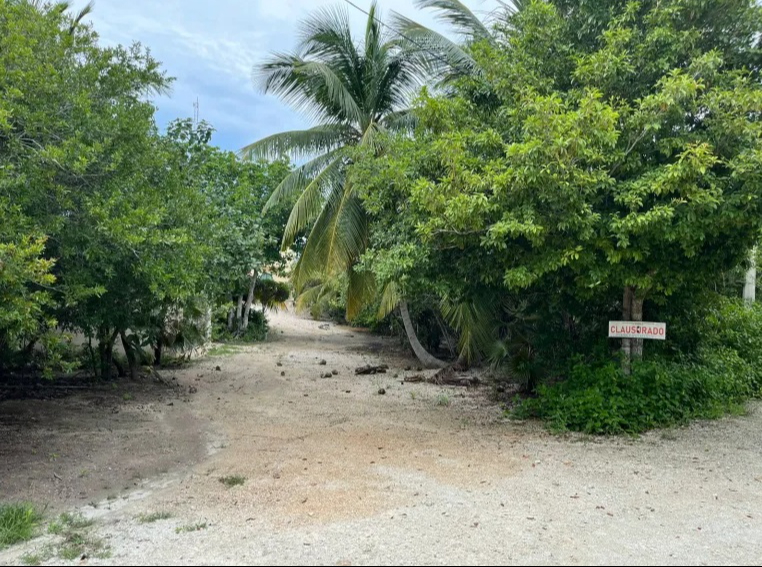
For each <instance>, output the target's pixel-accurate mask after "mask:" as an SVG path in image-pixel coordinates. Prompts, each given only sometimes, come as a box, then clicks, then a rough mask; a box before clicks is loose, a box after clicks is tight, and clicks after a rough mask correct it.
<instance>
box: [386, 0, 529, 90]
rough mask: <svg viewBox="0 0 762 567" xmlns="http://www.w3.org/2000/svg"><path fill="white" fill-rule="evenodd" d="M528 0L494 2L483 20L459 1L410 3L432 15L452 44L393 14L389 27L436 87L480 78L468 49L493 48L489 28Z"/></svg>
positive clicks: (416, 1) (405, 18)
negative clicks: (451, 35)
mask: <svg viewBox="0 0 762 567" xmlns="http://www.w3.org/2000/svg"><path fill="white" fill-rule="evenodd" d="M530 2H531V0H511V1H510V2H505V1H502V0H498V3H499V5H500V6H499V8H498V9H496V10H494V11H493V12H492V13H490V14H489V15H488V16H487V17H486V18H485V19H484V20H481V19H480V18H479V17H477V16H476V15H475V14H474V13H473V12H472V11H471V10H469V9H468V7H466V6H465V5H464V4H463V3H462V2H460V1H459V0H413V4H414V5H415V6H416V7H417V8H419V9H431V10H435V11H436V16H435V17H436V19H437V20H439V21H441V22H443V23H444V24H446V25H448V26H449V27H450V29H451V30H452V31H453V32H454V34H455V37H456V38H457V39H456V40H453V39H450V38H448V37H447V36H445V35H443V34H441V33H439V32H437V31H434V30H432V29H430V28H427V27H426V26H423V25H421V24H419V23H418V22H415V21H414V20H411V19H410V18H407V17H405V16H403V15H401V14H397V13H395V14H394V16H393V17H392V21H393V25H394V27H395V29H396V30H397V32H398V33H399V35H400V37H401V38H402V39H403V40H404V42H405V46H406V49H407V50H408V51H409V52H411V53H413V54H415V55H416V56H417V57H418V58H419V60H420V62H421V64H422V65H423V66H424V67H425V68H426V69H427V70H428V71H429V73H430V74H431V76H433V77H435V78H437V79H438V81H439V84H440V85H447V84H448V83H450V82H452V81H453V80H455V79H458V78H459V77H462V76H464V75H481V74H482V72H483V70H482V69H481V68H480V66H479V64H478V63H477V62H476V60H474V58H473V57H472V55H471V53H470V52H469V50H468V46H469V45H471V44H473V43H476V42H480V41H485V42H487V43H490V44H493V45H494V44H495V37H494V35H493V34H492V32H491V29H490V28H491V26H492V24H493V22H494V20H495V19H496V17H497V16H498V15H500V16H503V18H502V19H503V20H504V21H505V18H504V16H505V15H510V14H515V13H516V12H518V11H520V10H522V9H524V8H525V7H526V6H528V5H529V4H530Z"/></svg>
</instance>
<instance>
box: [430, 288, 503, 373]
mask: <svg viewBox="0 0 762 567" xmlns="http://www.w3.org/2000/svg"><path fill="white" fill-rule="evenodd" d="M492 307H493V306H492V302H491V301H489V299H488V298H479V299H474V300H470V301H461V302H458V303H452V302H451V301H450V300H449V299H448V298H446V297H445V298H444V299H442V301H441V304H440V310H441V312H442V315H443V316H444V318H445V320H446V321H447V322H448V323H449V324H450V325H451V326H452V327H453V328H454V329H455V330H456V331H458V333H459V335H460V336H459V340H458V348H459V350H460V353H459V354H460V356H461V357H464V358H465V359H466V360H469V361H470V360H474V359H475V358H477V357H478V356H479V355H480V354H483V353H485V352H488V350H489V349H490V348H491V346H492V343H493V338H494V336H495V335H494V327H495V321H494V316H493V310H492Z"/></svg>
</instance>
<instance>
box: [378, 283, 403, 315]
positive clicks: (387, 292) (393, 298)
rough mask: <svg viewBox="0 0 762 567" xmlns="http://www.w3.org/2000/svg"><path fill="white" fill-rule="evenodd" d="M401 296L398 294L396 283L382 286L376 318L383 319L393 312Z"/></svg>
mask: <svg viewBox="0 0 762 567" xmlns="http://www.w3.org/2000/svg"><path fill="white" fill-rule="evenodd" d="M401 299H402V295H401V294H400V289H399V286H398V285H397V282H389V283H387V284H386V285H385V286H384V291H383V292H382V293H381V302H380V304H379V306H378V312H377V313H376V317H378V318H379V319H383V318H384V317H386V316H387V315H389V313H391V312H392V311H394V310H395V309H396V308H397V305H399V302H400V300H401Z"/></svg>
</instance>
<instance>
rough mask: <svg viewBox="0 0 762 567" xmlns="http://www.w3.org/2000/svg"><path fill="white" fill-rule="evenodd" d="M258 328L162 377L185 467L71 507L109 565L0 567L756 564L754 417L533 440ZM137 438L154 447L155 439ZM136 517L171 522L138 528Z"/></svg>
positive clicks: (351, 338)
mask: <svg viewBox="0 0 762 567" xmlns="http://www.w3.org/2000/svg"><path fill="white" fill-rule="evenodd" d="M272 329H273V330H272V331H271V337H272V339H271V340H270V341H268V342H267V343H265V344H262V345H258V346H255V347H246V348H241V349H239V352H237V353H235V354H233V355H230V356H227V357H224V358H223V357H215V358H210V359H207V360H206V361H203V362H200V363H198V364H196V365H194V366H193V367H191V368H189V369H185V370H182V371H180V372H178V373H177V378H178V382H179V384H180V385H181V387H182V388H188V387H190V386H192V387H193V388H195V389H197V392H194V393H193V395H192V397H191V398H190V401H188V402H187V403H182V402H175V403H174V404H173V405H172V406H168V405H166V404H161V406H160V407H161V412H164V414H165V415H164V417H163V418H161V419H160V421H161V423H164V424H166V423H179V424H181V426H182V427H184V428H188V429H193V431H192V432H191V431H185V434H184V435H178V434H177V433H173V434H172V435H174V437H173V438H178V439H181V440H185V441H184V442H185V443H186V444H187V447H186V446H185V445H184V447H186V449H184V450H187V452H188V453H189V455H191V456H189V458H188V462H187V463H180V462H179V459H176V460H177V461H178V464H177V466H175V467H174V468H171V469H170V470H168V471H167V472H166V473H164V474H157V475H155V476H153V477H152V478H150V479H147V480H146V481H143V482H141V483H133V484H134V485H133V486H131V487H125V488H124V490H121V491H120V492H119V493H118V495H116V498H114V497H113V496H112V498H111V499H105V500H102V501H101V502H99V503H98V505H97V507H93V506H83V507H80V510H81V511H82V513H84V514H85V515H86V516H88V517H91V518H93V519H94V522H95V523H94V525H93V526H92V527H90V528H87V531H86V535H87V538H90V539H91V540H92V541H94V542H100V543H101V544H102V545H103V546H105V547H104V548H103V549H108V550H109V553H106V554H103V553H102V552H101V553H97V552H96V551H95V549H93V550H92V551H86V552H85V555H86V557H85V559H84V560H83V559H82V558H81V556H79V557H77V558H76V559H74V560H72V561H65V560H63V559H61V557H60V554H57V553H56V549H59V546H60V545H61V541H60V537H58V538H57V537H55V536H43V537H41V538H39V539H37V540H34V541H32V542H30V543H28V544H25V545H22V546H16V547H14V548H12V549H10V550H6V551H4V552H0V564H17V563H19V562H21V561H22V556H24V554H26V558H27V560H29V557H30V554H37V555H38V558H39V559H41V560H43V561H44V562H45V564H51V565H52V564H89V565H172V564H182V565H215V564H230V565H251V564H254V565H263V564H268V565H270V564H273V565H293V564H299V565H378V564H400V565H432V564H438V565H477V564H478V565H483V564H495V565H513V564H516V565H526V564H556V563H563V564H601V565H603V564H606V565H610V564H660V565H685V564H697V565H698V564H761V563H762V406H760V405H759V404H755V405H752V406H750V414H749V415H748V416H746V417H741V418H728V419H724V420H720V421H715V422H700V423H696V424H693V425H692V426H690V427H687V428H680V429H671V430H666V431H659V432H652V433H649V434H647V435H644V436H642V437H639V438H636V439H630V438H614V439H609V438H606V439H602V438H593V437H588V436H582V435H565V436H551V435H549V434H547V433H546V432H545V431H544V430H543V429H542V428H541V427H540V426H538V425H537V424H533V423H528V424H526V423H511V422H507V421H505V420H504V419H503V418H502V415H501V412H500V409H499V408H498V407H496V406H495V405H494V404H493V403H491V402H490V401H489V400H488V398H487V392H486V391H485V390H483V389H480V390H465V389H463V388H442V387H438V386H432V385H426V384H402V383H401V381H402V379H403V378H404V375H405V374H407V373H408V372H406V371H405V370H404V368H405V367H407V366H411V365H412V366H415V362H414V361H411V360H410V359H408V358H406V357H405V355H404V353H402V352H401V351H400V350H399V349H398V348H397V345H395V344H394V343H393V342H391V341H389V340H386V339H380V338H378V337H373V336H370V335H368V334H366V333H363V332H359V331H356V330H352V329H346V328H340V327H335V326H334V325H330V327H329V328H328V329H324V328H320V326H319V324H318V323H316V322H313V321H307V320H303V319H301V318H298V317H296V316H295V315H293V314H289V313H281V314H278V315H277V316H275V317H274V320H273V321H272ZM321 360H325V361H326V363H325V365H322V364H320V362H321ZM381 362H383V363H386V364H388V365H389V366H390V370H389V372H388V373H387V374H382V375H376V376H355V375H354V373H353V371H352V370H353V369H354V368H355V367H356V366H360V365H362V364H368V363H375V364H378V363H381ZM217 366H219V368H220V370H216V367H217ZM332 370H335V371H336V372H337V374H335V375H332V377H331V378H323V377H321V376H322V375H323V374H325V373H326V372H331V371H332ZM409 373H415V370H411V371H410V372H409ZM395 375H396V376H395ZM380 388H384V390H385V392H386V393H385V394H384V395H380V394H379V393H378V391H379V389H380ZM157 407H158V406H157ZM157 411H159V410H158V409H156V408H154V412H157ZM173 412H177V413H176V414H173ZM173 415H184V416H185V417H184V418H183V419H175V418H173ZM155 419H159V418H155ZM143 429H145V427H144V428H143ZM141 432H142V434H143V435H145V436H146V437H145V440H146V441H145V442H146V446H149V447H150V446H151V445H152V444H153V443H156V444H157V446H164V444H166V437H167V435H170V433H171V428H170V429H167V427H166V426H165V428H164V429H161V428H159V429H157V430H156V432H155V434H154V435H146V433H145V431H144V430H142V431H141ZM191 433H192V434H191ZM193 440H196V441H195V443H193V442H192V441H193ZM115 443H118V441H115ZM133 444H134V443H133ZM199 446H203V448H204V451H203V455H201V456H197V455H196V456H193V455H195V453H194V451H196V450H197V448H198V447H199ZM191 457H192V458H191ZM123 458H124V459H130V462H133V461H134V460H135V459H134V455H132V457H130V456H129V455H123ZM119 462H120V459H119V458H115V459H114V462H113V463H112V465H111V466H112V467H119ZM9 474H11V475H13V474H14V473H13V472H11V473H9ZM15 474H18V475H22V476H23V474H25V473H24V471H16V473H15ZM230 475H239V476H242V477H244V479H245V480H244V482H243V484H242V485H240V486H233V487H227V486H225V485H224V484H223V483H221V482H220V479H221V478H223V477H227V476H230ZM153 512H165V514H166V515H167V516H169V517H168V518H166V519H162V520H158V521H155V522H150V523H143V522H141V521H140V519H139V518H140V516H141V515H145V514H150V513H153ZM191 528H198V529H193V530H192V531H191ZM98 555H101V557H100V558H99V557H98ZM104 555H109V556H108V557H105V556H104Z"/></svg>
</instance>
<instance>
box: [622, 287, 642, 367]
mask: <svg viewBox="0 0 762 567" xmlns="http://www.w3.org/2000/svg"><path fill="white" fill-rule="evenodd" d="M622 320H623V321H643V298H642V297H638V295H637V293H636V290H635V288H633V287H632V286H626V287H625V288H624V296H623V298H622ZM633 358H634V359H635V360H641V359H642V358H643V339H622V371H623V372H624V373H625V374H630V371H631V361H632V359H633Z"/></svg>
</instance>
